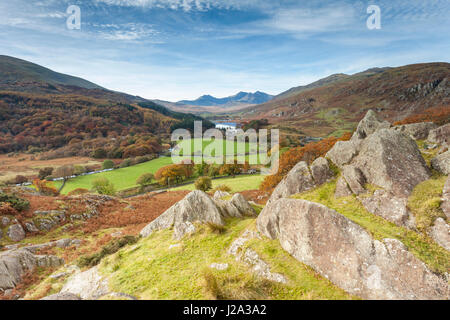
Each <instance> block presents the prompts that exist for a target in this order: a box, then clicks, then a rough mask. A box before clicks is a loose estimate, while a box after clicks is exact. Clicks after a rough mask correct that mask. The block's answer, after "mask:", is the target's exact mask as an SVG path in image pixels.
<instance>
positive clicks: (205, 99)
mask: <svg viewBox="0 0 450 320" xmlns="http://www.w3.org/2000/svg"><path fill="white" fill-rule="evenodd" d="M272 98H273V96H272V95H270V94H267V93H264V92H261V91H256V92H254V93H252V92H245V91H239V92H238V93H237V94H235V95H233V96H229V97H225V98H216V97H213V96H211V95H209V94H206V95H203V96H201V97H200V98H198V99H196V100H181V101H178V102H177V104H183V105H191V106H202V107H204V106H223V107H233V106H236V105H243V104H248V105H252V104H261V103H265V102H267V101H269V100H271V99H272Z"/></svg>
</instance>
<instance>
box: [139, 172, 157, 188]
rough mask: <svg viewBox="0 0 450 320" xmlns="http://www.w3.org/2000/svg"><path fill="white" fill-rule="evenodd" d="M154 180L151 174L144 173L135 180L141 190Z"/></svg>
mask: <svg viewBox="0 0 450 320" xmlns="http://www.w3.org/2000/svg"><path fill="white" fill-rule="evenodd" d="M154 178H155V177H154V175H153V174H152V173H144V174H143V175H141V176H140V177H139V178H138V179H137V180H136V184H138V185H140V186H141V189H143V188H144V187H145V186H148V185H150V184H151V183H152V181H153V179H154Z"/></svg>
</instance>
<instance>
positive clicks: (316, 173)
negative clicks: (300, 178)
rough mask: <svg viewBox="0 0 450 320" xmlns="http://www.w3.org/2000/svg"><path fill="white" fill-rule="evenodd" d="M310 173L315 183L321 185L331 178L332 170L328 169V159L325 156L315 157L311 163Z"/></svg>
mask: <svg viewBox="0 0 450 320" xmlns="http://www.w3.org/2000/svg"><path fill="white" fill-rule="evenodd" d="M310 169H311V174H312V177H313V179H314V183H315V184H316V185H321V184H323V183H325V182H327V181H328V180H330V179H331V178H333V176H334V174H333V171H331V169H330V165H329V164H328V160H327V159H325V158H322V157H320V158H317V159H316V160H314V161H313V163H311V167H310Z"/></svg>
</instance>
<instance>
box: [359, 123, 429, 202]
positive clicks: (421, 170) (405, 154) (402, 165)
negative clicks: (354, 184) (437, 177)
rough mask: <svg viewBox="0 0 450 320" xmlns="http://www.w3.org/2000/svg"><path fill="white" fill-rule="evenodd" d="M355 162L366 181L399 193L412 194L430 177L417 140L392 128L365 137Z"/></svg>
mask: <svg viewBox="0 0 450 320" xmlns="http://www.w3.org/2000/svg"><path fill="white" fill-rule="evenodd" d="M352 165H353V166H354V167H356V168H359V169H360V170H361V172H362V173H363V175H364V177H365V178H366V180H367V183H370V184H374V185H376V186H379V187H382V188H384V189H385V190H387V191H390V192H392V193H393V194H395V195H397V196H404V197H407V196H409V194H410V193H411V191H412V190H413V188H414V187H415V186H416V185H417V184H419V183H421V182H422V181H425V180H428V179H429V178H430V171H429V169H428V168H427V166H426V163H425V160H424V159H423V157H422V155H421V154H420V151H419V149H418V147H417V144H416V142H415V141H414V140H412V139H411V138H410V137H408V136H406V135H404V134H403V133H401V132H398V131H395V130H392V129H381V130H378V131H376V132H375V133H373V134H372V135H370V136H369V137H368V138H367V139H365V140H364V141H363V143H362V146H361V150H360V152H359V154H358V156H357V157H356V158H355V159H354V160H353V162H352Z"/></svg>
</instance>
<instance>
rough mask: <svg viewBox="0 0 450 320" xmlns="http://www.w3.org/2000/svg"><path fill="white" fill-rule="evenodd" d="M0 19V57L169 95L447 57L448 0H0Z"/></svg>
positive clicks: (270, 88) (271, 84) (260, 86)
mask: <svg viewBox="0 0 450 320" xmlns="http://www.w3.org/2000/svg"><path fill="white" fill-rule="evenodd" d="M371 4H375V5H378V6H379V7H380V9H381V29H380V30H369V29H368V28H367V26H366V20H367V18H368V17H369V15H370V14H368V13H367V7H368V6H369V5H371ZM69 5H78V6H79V7H80V8H81V29H80V30H69V29H68V28H67V27H66V20H67V17H68V14H67V13H66V9H67V8H68V6H69ZM0 15H1V19H0V54H6V55H11V56H15V57H19V58H22V59H26V60H29V61H32V62H35V63H38V64H41V65H44V66H46V67H49V68H51V69H53V70H55V71H58V72H63V73H68V74H71V75H76V76H80V77H83V78H85V79H87V80H90V81H93V82H95V83H97V84H99V85H102V86H104V87H106V88H109V89H113V90H118V91H123V92H127V93H130V94H135V95H140V96H142V97H145V98H151V99H153V98H158V99H163V100H169V101H178V100H181V99H194V98H197V97H198V96H200V95H202V94H212V95H214V96H218V97H223V96H228V95H232V94H235V93H237V92H238V91H256V90H260V91H264V92H267V93H270V94H277V93H280V92H282V91H284V90H287V89H289V88H290V87H293V86H298V85H304V84H308V83H310V82H312V81H315V80H318V79H320V78H323V77H325V76H328V75H330V74H333V73H338V72H343V73H355V72H359V71H363V70H365V69H368V68H371V67H384V66H400V65H405V64H411V63H419V62H432V61H444V62H449V60H450V23H449V22H450V21H449V19H450V18H449V17H450V1H449V0H420V1H419V0H398V1H396V0H390V1H388V0H379V1H349V0H337V1H336V0H335V1H326V0H323V1H318V0H317V1H301V0H285V1H274V0H271V1H269V0H91V1H86V0H83V1H82V0H37V1H35V0H14V1H11V0H0Z"/></svg>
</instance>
